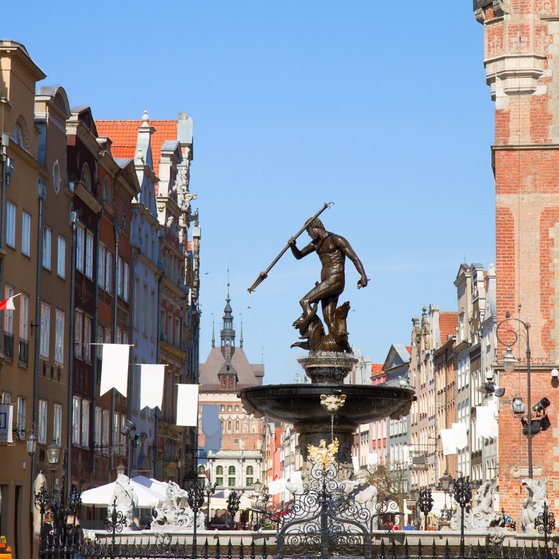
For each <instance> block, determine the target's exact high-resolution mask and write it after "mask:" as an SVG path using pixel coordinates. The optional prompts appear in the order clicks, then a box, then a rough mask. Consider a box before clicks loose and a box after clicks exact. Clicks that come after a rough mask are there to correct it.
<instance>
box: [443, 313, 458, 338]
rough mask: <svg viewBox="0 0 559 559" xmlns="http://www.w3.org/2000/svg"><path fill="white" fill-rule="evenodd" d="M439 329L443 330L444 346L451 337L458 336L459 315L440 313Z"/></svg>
mask: <svg viewBox="0 0 559 559" xmlns="http://www.w3.org/2000/svg"><path fill="white" fill-rule="evenodd" d="M439 328H440V329H441V343H442V344H444V343H446V341H447V340H448V337H449V336H454V335H455V334H456V328H458V313H457V312H441V313H439Z"/></svg>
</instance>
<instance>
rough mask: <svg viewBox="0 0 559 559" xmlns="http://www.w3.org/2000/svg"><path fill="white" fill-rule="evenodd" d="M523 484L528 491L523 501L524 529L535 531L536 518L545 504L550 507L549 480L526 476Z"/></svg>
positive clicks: (525, 530)
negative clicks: (548, 497)
mask: <svg viewBox="0 0 559 559" xmlns="http://www.w3.org/2000/svg"><path fill="white" fill-rule="evenodd" d="M522 485H524V486H525V488H526V493H527V495H526V498H525V499H524V502H523V503H522V516H521V518H522V530H523V531H524V532H534V531H536V525H535V521H536V518H537V517H538V515H539V514H540V513H542V512H543V510H544V504H545V505H546V506H548V507H549V500H548V499H547V480H546V479H530V478H525V479H523V480H522Z"/></svg>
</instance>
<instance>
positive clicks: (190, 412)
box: [177, 384, 200, 427]
mask: <svg viewBox="0 0 559 559" xmlns="http://www.w3.org/2000/svg"><path fill="white" fill-rule="evenodd" d="M199 388H200V385H198V384H177V389H178V390H177V425H182V426H184V427H196V425H198V389H199Z"/></svg>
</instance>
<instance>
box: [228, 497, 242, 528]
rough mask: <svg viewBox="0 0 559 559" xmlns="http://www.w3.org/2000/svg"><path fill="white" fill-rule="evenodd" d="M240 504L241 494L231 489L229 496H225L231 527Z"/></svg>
mask: <svg viewBox="0 0 559 559" xmlns="http://www.w3.org/2000/svg"><path fill="white" fill-rule="evenodd" d="M240 504H241V496H240V495H239V493H237V492H236V491H231V493H229V497H227V512H228V513H229V514H230V515H231V519H232V521H233V527H234V526H235V515H236V514H237V512H238V511H239V506H240Z"/></svg>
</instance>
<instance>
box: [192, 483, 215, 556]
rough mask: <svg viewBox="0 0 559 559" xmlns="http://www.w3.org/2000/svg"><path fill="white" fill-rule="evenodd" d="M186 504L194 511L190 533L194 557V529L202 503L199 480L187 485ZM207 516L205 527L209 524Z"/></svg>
mask: <svg viewBox="0 0 559 559" xmlns="http://www.w3.org/2000/svg"><path fill="white" fill-rule="evenodd" d="M187 492H188V506H189V507H190V508H191V509H192V512H193V513H194V527H193V533H192V557H193V559H196V553H197V551H196V548H197V545H198V542H197V541H196V530H197V527H198V512H199V511H200V509H201V508H202V506H203V504H204V486H203V485H202V483H200V481H198V480H195V481H192V482H191V483H190V485H189V487H188V490H187ZM209 514H210V507H209V504H208V515H209ZM209 521H210V520H209V518H206V527H208V526H209Z"/></svg>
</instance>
